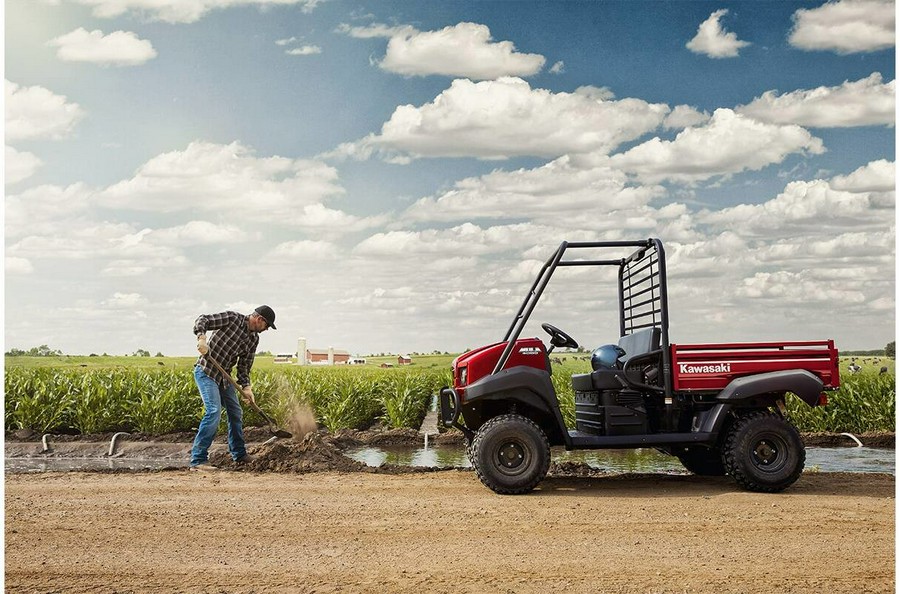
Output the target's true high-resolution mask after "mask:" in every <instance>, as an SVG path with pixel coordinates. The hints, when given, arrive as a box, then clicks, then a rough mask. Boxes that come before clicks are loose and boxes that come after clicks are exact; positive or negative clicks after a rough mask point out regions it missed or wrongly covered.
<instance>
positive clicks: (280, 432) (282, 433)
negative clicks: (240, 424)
mask: <svg viewBox="0 0 900 594" xmlns="http://www.w3.org/2000/svg"><path fill="white" fill-rule="evenodd" d="M206 358H207V360H208V361H209V362H210V363H212V364H213V367H215V368H216V369H218V370H219V371H220V372H221V373H222V375H224V376H225V377H226V378H228V381H229V382H231V385H232V386H234V389H235V390H237V391H238V392H240V391H241V390H242V388H241V386H240V385H239V384H238V383H237V382H236V381H234V378H233V377H231V374H230V373H228V372H227V371H225V370H224V369H222V366H221V365H219V362H218V361H216V360H215V359H213V358H212V357H210V356H209V353H207V354H206ZM250 406H252V407H253V410H255V411H256V412H258V413H259V414H261V415H262V418H264V419H265V420H266V422H267V423H268V424H269V431H270V432H271V433H272V435H274V436H275V437H281V438H283V439H290V438H292V437H293V435H291V434H290V433H288V432H287V431H285V430H283V429H279V428H278V427H276V426H275V421H273V420H272V419H270V418H269V415H267V414H266V413H264V412H263V411H262V409H261V408H259V407H258V406H257V405H256V403H255V402H253V401H252V400H251V401H250Z"/></svg>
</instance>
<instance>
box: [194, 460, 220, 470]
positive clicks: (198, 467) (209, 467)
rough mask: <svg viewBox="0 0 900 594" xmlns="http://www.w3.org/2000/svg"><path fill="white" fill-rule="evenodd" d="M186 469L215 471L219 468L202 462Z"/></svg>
mask: <svg viewBox="0 0 900 594" xmlns="http://www.w3.org/2000/svg"><path fill="white" fill-rule="evenodd" d="M188 470H193V471H194V472H216V471H217V470H219V467H218V466H213V465H212V464H210V463H209V462H204V463H202V464H194V465H193V466H191V467H190V468H189V469H188Z"/></svg>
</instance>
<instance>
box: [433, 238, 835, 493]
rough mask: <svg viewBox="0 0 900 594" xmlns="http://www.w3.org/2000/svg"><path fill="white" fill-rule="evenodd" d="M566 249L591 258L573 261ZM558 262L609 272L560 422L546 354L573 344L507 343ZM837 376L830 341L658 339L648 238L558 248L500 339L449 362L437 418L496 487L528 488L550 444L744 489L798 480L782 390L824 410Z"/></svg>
mask: <svg viewBox="0 0 900 594" xmlns="http://www.w3.org/2000/svg"><path fill="white" fill-rule="evenodd" d="M577 250H593V252H589V253H594V254H596V253H603V255H604V259H584V258H578V259H575V258H574V257H573V256H572V254H574V253H575V252H576V251H577ZM598 250H599V252H598ZM580 253H582V254H583V253H585V252H584V251H581V252H580ZM567 255H568V256H569V258H568V259H566V258H565V257H566V256H567ZM565 266H612V267H616V268H617V269H618V304H619V338H618V342H617V343H616V344H610V345H606V346H604V347H602V348H599V349H597V350H596V351H594V353H593V356H592V357H591V363H592V369H593V371H591V372H590V373H584V374H576V375H573V376H572V387H573V389H574V393H575V425H576V426H575V428H569V427H566V424H565V423H564V421H563V416H562V413H561V412H560V407H559V401H558V399H557V395H556V391H555V390H554V388H553V383H552V382H551V380H550V353H551V352H552V351H553V349H554V348H557V347H558V348H577V347H578V343H577V342H576V341H575V340H574V339H573V338H572V337H571V336H569V335H568V334H567V333H566V332H564V331H562V330H560V329H559V328H556V327H555V326H552V325H550V324H547V323H545V324H542V328H543V329H544V330H545V331H546V332H547V333H548V334H549V335H550V348H549V349H548V348H546V347H545V346H544V343H543V342H542V341H541V340H540V339H538V338H519V336H520V334H521V332H522V329H523V328H524V327H525V324H526V323H527V322H528V319H529V317H530V316H531V313H532V311H533V310H534V308H535V306H536V305H537V303H538V301H539V300H540V298H541V295H542V294H543V292H544V289H545V288H546V286H547V284H548V283H549V281H550V278H551V277H552V275H553V273H554V272H555V271H556V270H557V268H559V267H565ZM839 384H840V376H839V374H838V351H837V349H836V348H835V346H834V341H832V340H822V341H803V342H796V341H795V342H753V343H728V344H721V343H714V344H675V343H671V342H670V341H669V312H668V299H667V286H666V262H665V252H664V250H663V246H662V242H661V241H660V240H658V239H646V240H640V241H608V242H571V243H570V242H563V243H562V244H560V246H559V248H558V249H557V250H556V252H555V253H554V254H553V256H552V257H551V258H550V259H549V260H547V262H546V263H545V264H544V265H543V267H542V268H541V271H540V272H539V273H538V276H537V278H536V279H535V281H534V283H533V284H532V286H531V289H530V291H529V292H528V294H527V295H526V297H525V300H524V301H523V302H522V305H521V306H520V307H519V310H518V312H517V313H516V316H515V318H514V319H513V322H512V324H511V325H510V327H509V329H508V330H507V332H506V335H505V336H504V337H503V340H502V341H501V342H498V343H495V344H491V345H488V346H484V347H481V348H478V349H475V350H472V351H469V352H467V353H464V354H462V355H460V356H459V357H457V358H456V359H455V360H454V361H453V386H452V387H445V388H442V389H441V391H440V403H441V420H442V422H443V423H444V424H445V425H447V426H453V427H457V428H458V429H460V430H461V431H462V432H463V434H464V435H465V436H466V441H467V443H468V452H469V457H470V459H471V461H472V465H473V466H474V467H475V471H476V473H477V474H478V477H479V478H480V479H481V481H482V482H483V483H484V484H485V485H486V486H487V487H489V488H490V489H492V490H494V491H496V492H497V493H504V494H516V493H527V492H528V491H531V490H532V489H534V488H535V487H536V486H537V485H538V483H540V481H541V480H542V479H543V478H544V476H545V475H546V474H547V470H548V468H549V465H550V448H551V446H564V447H565V448H566V449H567V450H575V449H602V448H655V449H657V450H660V451H662V452H665V453H667V454H670V455H673V456H676V457H677V458H678V459H679V460H680V461H681V462H682V464H684V466H685V468H687V469H688V470H689V471H691V472H693V473H695V474H700V475H725V474H728V475H731V476H732V477H733V478H734V480H735V481H737V483H738V484H740V485H741V486H742V487H744V488H746V489H749V490H751V491H767V492H777V491H781V490H783V489H785V488H787V487H788V486H790V485H791V484H793V483H794V481H796V480H797V478H798V477H799V476H800V473H801V472H802V471H803V465H804V462H805V459H806V453H805V449H804V445H803V441H802V440H801V438H800V434H799V432H798V431H797V429H796V428H795V427H794V426H793V425H792V424H791V422H790V421H789V420H788V419H787V418H786V415H785V397H786V396H787V394H789V393H790V394H794V395H796V396H797V397H799V398H800V399H801V400H803V401H804V402H805V403H806V404H808V405H810V406H819V405H824V404H826V403H827V397H826V394H825V391H826V390H834V389H837V388H838V387H839Z"/></svg>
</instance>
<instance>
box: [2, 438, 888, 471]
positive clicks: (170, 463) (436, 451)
mask: <svg viewBox="0 0 900 594" xmlns="http://www.w3.org/2000/svg"><path fill="white" fill-rule="evenodd" d="M79 449H80V448H79ZM94 449H97V448H96V446H94ZM9 453H10V452H7V457H6V459H5V471H6V472H7V473H32V472H65V471H71V470H160V469H164V468H186V467H187V466H188V455H187V452H177V453H176V452H175V451H172V452H156V453H157V454H158V453H162V455H151V454H150V452H149V451H147V450H146V449H144V450H142V451H139V452H138V451H135V452H129V453H126V454H125V455H123V456H119V457H112V458H110V457H106V456H103V455H102V454H98V453H97V452H91V454H89V455H87V452H82V451H77V450H75V449H74V448H73V451H71V452H66V455H56V456H42V455H24V456H23V455H12V456H10V455H9ZM344 453H345V455H347V456H348V457H350V458H352V459H353V460H356V461H358V462H362V463H364V464H366V465H368V466H381V465H382V464H396V465H399V466H418V467H434V468H468V467H470V466H471V464H470V463H469V460H468V458H467V457H466V453H465V449H464V448H463V447H462V446H458V445H438V446H433V445H432V446H429V447H427V448H426V447H422V446H419V447H412V446H380V447H373V446H365V447H356V448H351V449H348V450H346V451H345V452H344ZM129 454H130V455H129ZM552 459H553V460H554V461H556V462H563V461H572V462H583V463H585V464H587V465H588V466H591V467H593V468H597V469H600V470H605V471H609V472H621V473H665V472H684V467H682V466H681V464H680V463H679V462H678V460H677V459H676V458H673V457H672V456H667V455H665V454H661V453H659V452H657V451H656V450H653V449H634V450H579V451H572V452H567V451H565V450H564V449H562V448H553V450H552ZM895 468H896V457H895V450H893V449H881V448H868V447H859V448H853V447H844V448H818V447H810V448H807V449H806V469H807V471H810V470H817V471H820V472H882V473H889V474H896V472H895Z"/></svg>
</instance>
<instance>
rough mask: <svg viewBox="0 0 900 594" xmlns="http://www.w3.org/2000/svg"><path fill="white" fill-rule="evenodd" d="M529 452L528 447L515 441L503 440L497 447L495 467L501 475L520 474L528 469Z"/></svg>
mask: <svg viewBox="0 0 900 594" xmlns="http://www.w3.org/2000/svg"><path fill="white" fill-rule="evenodd" d="M530 452H531V451H530V450H529V448H528V446H527V445H525V444H524V443H522V442H521V441H519V440H517V439H508V440H505V441H503V442H502V443H501V444H500V445H499V446H498V447H497V450H496V452H495V455H494V461H495V465H496V467H497V469H498V470H499V471H500V472H502V473H503V474H506V475H517V474H521V473H522V472H524V471H525V470H527V469H528V466H529V460H530V458H531V456H530Z"/></svg>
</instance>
